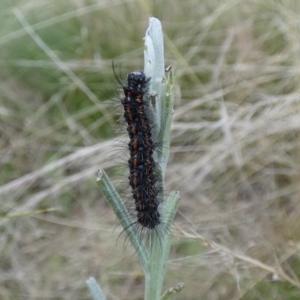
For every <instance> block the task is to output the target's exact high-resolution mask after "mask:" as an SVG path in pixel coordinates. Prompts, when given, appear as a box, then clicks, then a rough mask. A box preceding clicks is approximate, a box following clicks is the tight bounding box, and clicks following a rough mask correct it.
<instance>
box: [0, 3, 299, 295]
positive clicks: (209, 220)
mask: <svg viewBox="0 0 300 300" xmlns="http://www.w3.org/2000/svg"><path fill="white" fill-rule="evenodd" d="M14 8H17V9H18V10H16V9H15V10H13V9H14ZM18 11H19V12H21V13H22V15H23V16H24V18H25V20H26V21H27V22H28V23H29V24H30V26H27V27H26V29H27V30H25V29H24V23H23V24H22V23H21V22H20V21H19V19H18ZM299 12H300V2H299V1H296V0H295V1H291V0H276V1H274V0H273V1H268V0H255V1H243V0H227V1H216V0H212V1H196V0H191V1H178V0H175V1H172V2H170V1H169V2H166V1H133V0H127V1H125V0H122V1H121V0H120V1H117V0H114V1H102V2H100V1H92V0H90V1H87V0H86V1H84V0H82V1H75V0H67V1H58V0H53V1H50V0H48V1H46V0H45V1H40V0H39V1H38V0H25V1H21V0H14V1H6V0H4V1H3V0H2V1H0V22H1V26H0V132H1V139H0V143H1V144H0V145H1V146H0V157H1V174H0V204H1V205H0V224H1V228H0V231H1V234H0V299H8V300H10V299H39V298H43V299H90V294H89V291H88V289H87V287H86V284H85V281H86V279H88V278H89V277H90V276H93V277H94V278H95V279H96V280H97V281H98V282H100V283H101V287H102V288H103V291H104V293H105V294H106V295H107V296H108V299H122V300H123V299H141V298H142V295H143V290H144V286H143V282H144V279H143V273H142V270H141V267H140V265H139V263H138V259H137V257H136V255H134V250H133V249H132V248H131V247H130V246H129V245H128V244H127V243H126V242H125V245H124V242H123V241H124V237H122V236H121V237H120V238H119V239H118V236H119V234H120V232H121V231H122V228H121V226H118V227H116V225H117V222H118V221H117V220H116V219H115V216H114V214H113V212H112V210H111V208H110V207H109V206H108V205H107V203H106V202H105V200H104V197H103V196H102V194H101V193H100V192H99V189H98V187H97V184H96V183H95V178H96V175H97V169H98V168H102V169H105V170H106V171H107V172H108V173H109V176H110V177H112V178H114V179H115V180H116V182H117V181H120V180H121V181H122V179H120V176H119V175H117V173H120V172H119V170H118V167H119V166H120V162H119V160H118V158H121V157H122V156H124V155H123V154H122V150H120V147H119V144H120V142H121V144H122V143H123V144H124V140H123V139H122V138H121V139H120V131H119V130H116V128H117V126H116V119H117V117H118V116H117V103H116V102H115V101H111V99H112V98H113V97H114V96H115V94H116V81H115V79H114V78H113V72H112V68H111V62H112V60H114V61H115V63H116V65H117V66H118V68H119V69H120V72H121V73H125V74H126V72H127V71H128V70H138V69H141V68H142V65H143V41H142V40H141V37H142V36H144V32H145V29H146V28H147V24H148V17H149V15H154V16H155V17H157V18H159V19H160V20H161V22H162V25H163V29H164V37H165V54H166V56H165V58H166V64H167V65H169V64H171V65H174V66H175V67H176V70H177V72H176V75H177V82H178V87H177V89H176V97H175V113H174V117H173V124H172V140H171V141H172V144H171V153H170V159H169V164H168V168H167V175H166V185H167V192H169V191H171V190H180V195H181V203H180V207H179V213H178V214H177V216H176V219H175V224H176V226H175V227H174V228H173V229H172V239H171V241H172V246H171V256H170V261H169V264H168V267H167V273H166V281H165V287H164V290H165V288H167V287H171V286H175V285H176V284H177V283H178V282H184V283H185V288H184V289H183V290H182V291H181V293H180V294H179V296H178V297H179V299H187V300H189V299H191V300H192V299H206V300H213V299H222V300H223V299H224V300H228V299H243V300H251V299H267V300H268V299H276V300H279V299H280V300H281V299H298V298H300V289H299V284H298V278H299V276H300V268H299V264H300V260H299V237H300V229H299V228H300V227H299V225H300V218H299V213H300V202H299V180H300V176H299V174H300V163H299V161H300V157H299V153H300V148H299V147H300V143H299V128H300V118H299V111H300V93H299V86H300V85H299V82H300V80H299V79H300V78H299V69H300V68H299V67H300V50H299V49H300V34H299V32H300V23H299ZM19 17H20V15H19ZM30 31H31V33H32V32H33V33H35V34H36V36H35V37H36V38H35V39H34V38H33V37H32V36H31V35H30ZM38 39H40V40H41V41H43V43H44V44H43V45H46V48H45V47H41V45H38V44H37V41H38ZM72 74H73V75H72ZM116 157H117V158H116ZM121 186H122V185H121ZM39 211H40V212H41V213H37V212H39ZM42 212H44V213H42Z"/></svg>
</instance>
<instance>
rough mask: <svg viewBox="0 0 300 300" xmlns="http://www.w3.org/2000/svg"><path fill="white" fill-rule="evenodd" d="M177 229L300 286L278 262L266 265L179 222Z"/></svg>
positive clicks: (184, 234) (211, 246)
mask: <svg viewBox="0 0 300 300" xmlns="http://www.w3.org/2000/svg"><path fill="white" fill-rule="evenodd" d="M174 226H175V227H176V229H177V231H178V232H180V233H181V234H182V235H183V236H184V237H186V238H189V239H194V240H199V241H202V242H204V243H205V244H206V245H207V246H208V247H209V248H212V249H215V250H217V251H219V252H222V253H224V254H225V255H228V256H230V257H232V258H235V259H238V260H241V261H243V262H245V263H248V264H250V265H252V266H254V267H257V268H260V269H262V270H264V271H266V272H268V273H270V274H274V275H277V276H278V278H280V279H281V280H283V281H287V282H289V283H291V284H292V285H294V286H296V287H298V288H300V283H299V281H296V280H295V279H293V278H291V277H290V276H289V275H287V274H286V273H285V272H284V271H283V270H282V268H281V267H280V265H279V264H278V265H277V266H275V267H272V266H269V265H266V264H264V263H263V262H261V261H259V260H257V259H254V258H251V257H249V256H246V255H243V254H239V253H237V252H235V251H233V250H231V249H229V248H227V247H224V246H222V245H220V244H218V243H216V242H214V241H211V240H209V239H207V238H206V237H204V236H202V235H200V234H197V233H195V232H194V233H193V234H191V233H188V232H186V231H184V230H183V229H181V228H180V227H179V226H178V225H177V224H175V225H174ZM296 251H297V250H295V251H293V253H290V254H289V256H291V255H292V254H294V253H295V252H296ZM286 259H287V257H284V260H286ZM281 262H282V261H280V260H279V263H281Z"/></svg>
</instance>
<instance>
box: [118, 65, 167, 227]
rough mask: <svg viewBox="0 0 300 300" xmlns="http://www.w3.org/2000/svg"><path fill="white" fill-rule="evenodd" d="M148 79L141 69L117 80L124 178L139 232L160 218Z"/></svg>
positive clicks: (153, 225)
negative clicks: (126, 140) (125, 141)
mask: <svg viewBox="0 0 300 300" xmlns="http://www.w3.org/2000/svg"><path fill="white" fill-rule="evenodd" d="M150 80H151V79H150V78H146V75H145V74H144V73H143V72H141V71H135V72H131V73H129V74H128V76H127V79H126V81H125V83H124V82H121V81H120V80H118V81H119V83H120V84H121V87H122V89H123V92H124V96H123V97H121V98H120V100H121V104H122V105H123V108H124V119H125V121H126V127H127V132H128V136H129V143H128V149H129V152H130V158H129V160H128V166H129V172H130V174H129V177H128V179H129V185H130V186H131V193H132V198H133V199H134V207H135V216H136V222H135V223H134V224H136V225H139V227H140V231H141V232H143V231H146V230H156V229H157V227H158V226H159V225H160V224H161V222H162V221H161V213H160V211H159V204H160V201H159V200H158V198H159V197H158V196H159V193H160V191H161V190H160V188H159V187H157V184H158V183H159V182H160V181H161V176H160V175H159V172H158V166H157V163H156V162H155V159H154V152H155V150H156V148H157V143H155V141H154V139H153V135H152V128H153V126H151V125H150V120H149V116H148V109H149V93H148V90H149V83H150Z"/></svg>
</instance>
